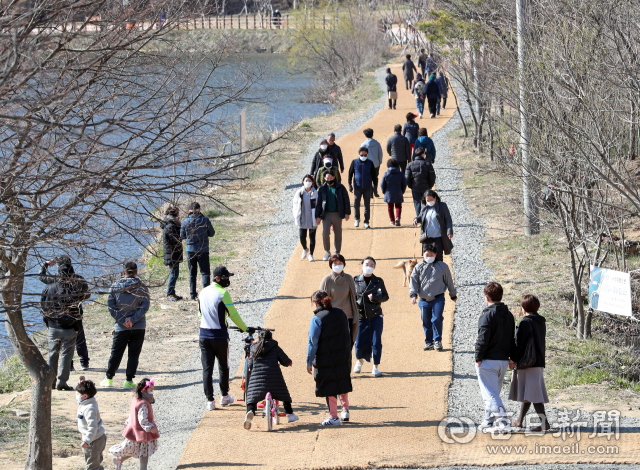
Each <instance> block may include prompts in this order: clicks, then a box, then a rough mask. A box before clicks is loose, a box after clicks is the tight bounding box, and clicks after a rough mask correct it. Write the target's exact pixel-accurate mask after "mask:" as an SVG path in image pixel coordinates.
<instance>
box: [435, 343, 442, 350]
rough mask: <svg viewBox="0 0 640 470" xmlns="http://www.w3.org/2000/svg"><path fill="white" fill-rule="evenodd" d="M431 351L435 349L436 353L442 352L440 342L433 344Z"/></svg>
mask: <svg viewBox="0 0 640 470" xmlns="http://www.w3.org/2000/svg"><path fill="white" fill-rule="evenodd" d="M433 349H435V350H436V351H442V341H436V342H435V343H434V344H433Z"/></svg>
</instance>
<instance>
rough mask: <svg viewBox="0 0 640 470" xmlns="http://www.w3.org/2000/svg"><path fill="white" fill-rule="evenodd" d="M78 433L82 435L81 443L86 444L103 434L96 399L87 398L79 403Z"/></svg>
mask: <svg viewBox="0 0 640 470" xmlns="http://www.w3.org/2000/svg"><path fill="white" fill-rule="evenodd" d="M78 431H80V434H81V435H82V442H86V443H87V444H91V443H92V442H93V441H95V440H96V439H98V438H99V437H102V435H103V434H104V433H105V430H104V426H102V418H101V417H100V410H99V409H98V402H97V401H96V397H91V398H87V399H86V400H82V401H81V402H80V406H78Z"/></svg>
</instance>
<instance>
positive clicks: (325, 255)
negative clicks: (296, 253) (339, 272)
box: [322, 251, 331, 261]
mask: <svg viewBox="0 0 640 470" xmlns="http://www.w3.org/2000/svg"><path fill="white" fill-rule="evenodd" d="M329 258H331V253H329V252H328V251H327V252H326V253H325V254H324V257H323V258H322V261H329Z"/></svg>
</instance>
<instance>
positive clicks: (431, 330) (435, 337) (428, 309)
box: [409, 243, 458, 351]
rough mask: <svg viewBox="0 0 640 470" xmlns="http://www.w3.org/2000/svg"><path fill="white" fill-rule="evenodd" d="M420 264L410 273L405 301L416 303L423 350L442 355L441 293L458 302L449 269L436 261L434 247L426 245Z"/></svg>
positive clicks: (442, 300) (442, 295) (441, 262)
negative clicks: (420, 320)
mask: <svg viewBox="0 0 640 470" xmlns="http://www.w3.org/2000/svg"><path fill="white" fill-rule="evenodd" d="M423 259H424V261H423V262H422V263H418V264H417V265H416V267H415V268H414V269H413V272H412V273H411V282H410V283H409V297H411V303H412V304H414V305H415V304H416V303H418V299H419V303H418V305H419V307H420V313H421V315H422V327H423V328H424V336H425V338H424V350H425V351H429V350H433V349H435V350H436V351H442V313H443V312H444V293H445V291H446V290H449V297H450V298H451V300H453V301H454V302H455V301H456V300H457V299H458V297H457V292H456V288H455V286H454V285H453V277H452V276H451V271H450V270H449V266H447V264H446V263H444V262H443V261H437V260H436V247H435V246H434V245H433V244H432V243H431V244H428V245H427V246H426V247H425V249H424V252H423Z"/></svg>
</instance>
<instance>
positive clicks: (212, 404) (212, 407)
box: [207, 400, 216, 411]
mask: <svg viewBox="0 0 640 470" xmlns="http://www.w3.org/2000/svg"><path fill="white" fill-rule="evenodd" d="M215 409H216V401H215V400H213V401H208V402H207V411H213V410H215Z"/></svg>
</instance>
